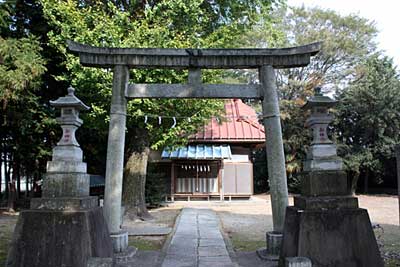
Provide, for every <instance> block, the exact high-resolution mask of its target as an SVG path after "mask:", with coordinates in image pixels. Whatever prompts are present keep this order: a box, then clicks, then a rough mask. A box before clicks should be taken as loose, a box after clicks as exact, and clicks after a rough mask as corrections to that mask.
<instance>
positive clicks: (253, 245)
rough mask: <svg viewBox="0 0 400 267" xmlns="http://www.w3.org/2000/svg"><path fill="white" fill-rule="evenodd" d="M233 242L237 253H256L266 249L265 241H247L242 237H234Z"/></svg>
mask: <svg viewBox="0 0 400 267" xmlns="http://www.w3.org/2000/svg"><path fill="white" fill-rule="evenodd" d="M231 242H232V246H233V248H234V249H235V250H236V251H256V250H257V249H259V248H261V247H265V240H246V238H243V237H241V236H240V235H233V236H232V237H231Z"/></svg>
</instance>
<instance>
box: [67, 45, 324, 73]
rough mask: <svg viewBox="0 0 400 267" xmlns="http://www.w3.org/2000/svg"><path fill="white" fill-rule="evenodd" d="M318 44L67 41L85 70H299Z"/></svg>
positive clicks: (307, 61) (315, 52) (316, 48)
mask: <svg viewBox="0 0 400 267" xmlns="http://www.w3.org/2000/svg"><path fill="white" fill-rule="evenodd" d="M321 45H322V43H321V42H315V43H311V44H307V45H303V46H296V47H288V48H276V49H275V48H272V49H264V48H262V49H261V48H260V49H259V48H250V49H249V48H240V49H174V48H108V47H95V46H90V45H85V44H80V43H77V42H73V41H68V49H69V50H70V51H71V52H72V53H75V54H78V55H79V58H80V63H81V64H82V65H84V66H89V67H98V68H104V67H112V66H115V65H126V66H128V67H131V68H182V69H187V68H207V69H254V68H259V67H261V66H265V65H269V66H272V67H274V68H293V67H303V66H306V65H308V64H309V63H310V57H311V56H313V55H315V54H317V53H318V52H319V51H320V49H321Z"/></svg>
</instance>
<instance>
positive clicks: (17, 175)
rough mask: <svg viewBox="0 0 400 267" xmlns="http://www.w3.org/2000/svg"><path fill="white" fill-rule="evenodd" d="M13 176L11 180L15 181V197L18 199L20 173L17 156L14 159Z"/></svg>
mask: <svg viewBox="0 0 400 267" xmlns="http://www.w3.org/2000/svg"><path fill="white" fill-rule="evenodd" d="M13 176H14V179H13V180H14V181H16V182H17V187H16V199H19V196H20V194H21V174H20V165H19V159H18V158H15V159H14V167H13Z"/></svg>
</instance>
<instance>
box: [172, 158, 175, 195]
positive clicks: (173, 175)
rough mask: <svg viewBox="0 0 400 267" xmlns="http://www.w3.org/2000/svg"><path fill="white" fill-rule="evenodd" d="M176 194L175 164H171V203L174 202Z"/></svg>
mask: <svg viewBox="0 0 400 267" xmlns="http://www.w3.org/2000/svg"><path fill="white" fill-rule="evenodd" d="M174 193H175V163H174V162H172V164H171V201H172V202H174Z"/></svg>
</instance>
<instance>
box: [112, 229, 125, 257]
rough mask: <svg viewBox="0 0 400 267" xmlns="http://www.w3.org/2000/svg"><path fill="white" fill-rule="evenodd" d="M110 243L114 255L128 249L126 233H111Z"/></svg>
mask: <svg viewBox="0 0 400 267" xmlns="http://www.w3.org/2000/svg"><path fill="white" fill-rule="evenodd" d="M110 237H111V242H112V245H113V249H114V253H121V252H124V251H125V250H126V248H127V247H128V238H129V236H128V232H123V231H121V232H118V233H111V234H110Z"/></svg>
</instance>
